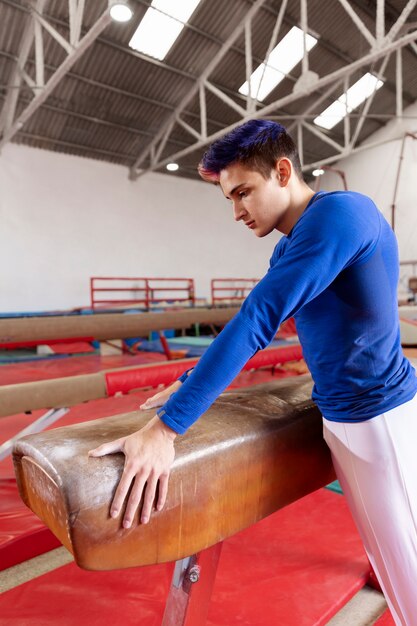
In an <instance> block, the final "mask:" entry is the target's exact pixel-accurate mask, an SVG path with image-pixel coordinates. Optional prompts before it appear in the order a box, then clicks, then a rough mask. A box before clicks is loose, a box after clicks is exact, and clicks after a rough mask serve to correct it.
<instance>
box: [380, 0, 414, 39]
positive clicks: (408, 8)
mask: <svg viewBox="0 0 417 626" xmlns="http://www.w3.org/2000/svg"><path fill="white" fill-rule="evenodd" d="M416 5H417V0H408V2H407V4H406V5H405V8H404V9H403V11H402V13H401V15H400V17H399V18H398V20H397V21H396V22H395V24H394V25H393V26H391V29H390V30H389V32H388V34H387V35H386V36H385V41H386V42H391V41H394V39H395V37H396V36H397V35H398V34H399V32H400V30H401V28H402V27H403V26H404V24H405V22H406V21H407V18H408V16H409V15H410V13H411V11H412V10H413V9H414V7H415V6H416Z"/></svg>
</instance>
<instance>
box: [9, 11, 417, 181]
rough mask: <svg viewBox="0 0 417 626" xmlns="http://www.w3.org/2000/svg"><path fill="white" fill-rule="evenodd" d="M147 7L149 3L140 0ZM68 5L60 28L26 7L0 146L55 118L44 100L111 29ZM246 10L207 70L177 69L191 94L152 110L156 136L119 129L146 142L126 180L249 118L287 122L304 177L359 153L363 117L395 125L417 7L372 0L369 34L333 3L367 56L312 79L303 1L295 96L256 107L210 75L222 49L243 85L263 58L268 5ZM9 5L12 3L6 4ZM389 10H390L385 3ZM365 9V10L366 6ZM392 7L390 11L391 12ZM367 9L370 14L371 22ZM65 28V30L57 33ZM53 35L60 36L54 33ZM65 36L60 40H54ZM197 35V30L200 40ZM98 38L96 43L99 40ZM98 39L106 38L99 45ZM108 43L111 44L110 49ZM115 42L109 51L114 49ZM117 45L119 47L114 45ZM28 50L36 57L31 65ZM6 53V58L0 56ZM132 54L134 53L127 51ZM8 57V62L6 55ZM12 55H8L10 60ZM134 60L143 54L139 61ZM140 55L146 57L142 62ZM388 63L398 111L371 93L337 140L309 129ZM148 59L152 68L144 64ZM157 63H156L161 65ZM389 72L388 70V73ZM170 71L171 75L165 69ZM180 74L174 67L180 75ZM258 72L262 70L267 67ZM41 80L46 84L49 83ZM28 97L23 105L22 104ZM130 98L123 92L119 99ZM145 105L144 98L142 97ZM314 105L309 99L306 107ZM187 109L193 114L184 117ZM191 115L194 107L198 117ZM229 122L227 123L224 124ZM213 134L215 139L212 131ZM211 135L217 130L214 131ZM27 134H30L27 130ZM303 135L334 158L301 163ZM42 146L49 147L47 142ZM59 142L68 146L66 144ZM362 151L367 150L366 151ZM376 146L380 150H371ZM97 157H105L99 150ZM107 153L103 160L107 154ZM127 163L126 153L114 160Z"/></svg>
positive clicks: (277, 28) (416, 48)
mask: <svg viewBox="0 0 417 626" xmlns="http://www.w3.org/2000/svg"><path fill="white" fill-rule="evenodd" d="M138 1H139V2H142V3H143V4H146V2H148V0H146V2H145V0H138ZM67 2H68V22H67V24H63V23H62V22H60V23H59V25H58V24H57V22H59V20H54V19H48V18H47V17H46V16H45V6H46V3H47V0H30V14H29V15H27V16H26V18H27V19H26V25H25V29H24V32H23V35H22V38H21V43H20V49H19V53H18V57H17V58H16V59H15V65H14V69H13V71H12V74H11V76H10V80H9V84H8V86H7V92H6V96H5V98H4V99H3V104H2V106H1V110H0V149H1V148H2V147H3V146H4V145H5V144H6V143H7V142H8V141H10V140H11V139H12V138H13V137H14V136H15V135H16V134H17V133H19V132H20V133H21V134H22V136H23V135H24V133H23V130H22V129H23V127H24V125H25V123H26V122H27V121H28V120H29V119H30V118H31V116H32V115H33V114H34V113H35V111H36V110H37V109H38V108H39V107H40V106H44V107H45V108H50V109H51V110H53V109H54V108H55V110H56V111H57V112H61V110H60V109H58V108H57V107H51V105H50V104H49V103H48V102H47V99H48V97H49V95H50V94H51V93H52V92H53V90H54V88H55V87H56V86H57V85H58V83H59V82H60V81H61V80H62V78H63V77H64V76H66V75H69V76H71V75H72V73H71V72H70V70H71V68H72V66H73V65H74V63H75V62H76V61H77V60H78V59H79V58H80V57H81V55H82V54H83V53H84V52H85V50H87V48H88V47H89V46H90V45H91V44H92V43H93V42H94V41H95V40H96V39H98V38H99V36H100V34H101V33H102V31H103V30H104V29H105V28H106V26H107V25H108V24H109V23H110V21H111V18H110V14H109V10H108V9H107V10H106V11H104V13H103V14H102V15H101V16H100V17H99V18H98V19H97V20H96V22H95V23H94V24H93V25H92V26H91V27H90V29H89V30H88V31H85V28H84V29H83V17H84V8H85V0H67ZM251 2H252V4H251V6H250V8H249V10H248V11H247V13H246V16H245V18H244V20H242V21H241V22H240V23H239V25H238V26H237V27H236V28H235V30H234V31H233V32H232V33H231V35H230V36H229V37H228V38H227V39H226V41H224V42H222V43H221V44H220V45H219V50H218V52H217V54H215V55H214V57H213V58H212V60H211V61H210V62H209V63H208V65H207V66H206V69H205V70H204V72H203V73H202V74H201V75H200V76H198V77H197V78H195V77H192V76H191V75H188V74H186V73H184V72H182V73H184V75H185V76H186V77H189V78H190V79H193V80H192V81H191V82H190V88H189V90H188V92H187V93H186V94H185V96H184V97H183V98H182V100H181V102H180V103H179V104H178V105H177V106H172V105H167V104H165V103H162V102H161V103H156V104H159V106H161V107H162V109H164V108H165V111H166V118H165V121H164V122H163V124H162V125H161V126H160V128H159V130H158V132H157V133H156V134H155V133H154V132H153V131H152V129H142V130H139V129H137V128H134V127H130V128H129V127H124V129H125V130H131V131H132V134H137V135H142V136H143V137H145V140H146V141H148V143H147V144H146V145H145V147H144V148H143V149H142V150H141V152H139V153H137V154H134V153H133V152H134V149H132V151H131V154H129V155H128V157H129V158H128V162H129V163H132V165H131V166H130V170H129V176H130V178H131V179H132V180H136V179H137V178H138V177H139V176H141V175H143V174H145V173H147V172H150V171H155V170H160V169H161V168H163V167H164V166H165V165H166V164H167V163H169V162H171V161H176V160H179V159H180V158H182V157H184V156H186V155H188V154H192V153H193V152H195V151H199V150H200V149H201V148H203V147H205V146H207V145H208V144H209V143H211V142H213V141H215V140H216V139H218V138H219V137H221V136H222V135H223V134H225V133H227V132H228V131H230V130H232V129H233V128H235V127H236V126H237V125H239V124H241V123H242V122H243V121H245V120H248V119H250V118H259V117H269V118H274V116H277V115H278V116H279V119H281V120H283V119H285V120H288V121H289V124H288V125H287V126H288V129H289V131H290V132H295V133H296V136H297V140H298V145H299V150H300V156H301V159H302V165H303V169H304V170H305V171H308V170H311V169H313V168H314V167H317V166H318V165H323V164H329V163H332V162H334V161H337V160H339V159H341V158H343V157H346V156H348V155H349V154H352V153H353V152H356V151H358V150H361V149H363V147H362V146H359V145H358V142H359V138H360V134H361V131H362V128H363V125H364V123H365V121H366V119H367V118H369V117H374V119H379V120H380V123H381V124H382V123H383V122H385V121H386V119H389V118H390V117H394V116H396V117H397V118H399V119H401V118H402V117H403V108H404V103H403V97H404V92H403V49H404V47H406V46H408V47H409V48H410V49H411V50H412V51H413V54H415V55H417V43H416V41H417V23H415V22H409V21H408V18H409V17H410V15H411V12H412V11H413V10H414V8H415V7H416V5H417V0H408V1H407V2H406V3H404V4H405V6H404V8H403V10H402V12H401V13H400V14H399V15H398V16H397V17H396V18H395V19H393V14H392V9H390V8H389V7H388V2H387V3H386V2H385V0H376V3H375V7H374V20H375V29H374V32H373V29H372V31H371V30H370V28H369V27H368V26H367V25H366V24H365V22H364V21H363V19H362V18H361V17H360V15H359V14H358V12H357V10H356V9H355V6H354V2H353V0H335V2H338V4H339V5H340V6H341V7H342V8H343V10H344V12H345V13H346V15H347V16H348V17H349V18H350V20H351V21H352V24H353V25H354V26H355V28H356V29H357V30H358V32H359V33H360V35H361V36H362V38H363V40H364V42H365V43H366V46H367V50H366V51H365V52H364V54H363V55H362V56H361V57H360V58H358V59H355V60H352V61H347V62H346V63H345V64H344V66H343V67H341V68H340V69H338V70H337V71H333V72H331V73H329V74H327V75H324V76H321V77H319V76H318V75H317V74H316V73H315V72H313V71H311V70H310V65H309V54H308V51H307V46H306V38H307V33H308V31H309V28H308V0H299V2H300V23H299V26H300V27H301V29H302V31H303V32H304V55H303V58H302V62H301V68H302V72H301V76H300V77H299V78H298V79H297V80H296V79H294V78H293V77H290V79H291V80H292V81H293V82H294V85H293V90H292V92H291V93H289V94H288V95H286V96H285V97H281V98H279V99H277V100H275V101H274V102H272V103H269V104H267V105H265V104H263V103H261V102H259V101H258V95H259V89H260V87H261V84H260V83H259V85H258V91H257V94H256V97H252V95H251V90H250V89H249V95H248V96H246V97H243V96H241V94H239V93H235V92H234V91H231V90H230V89H226V88H225V87H222V86H221V85H218V84H216V83H215V82H214V81H213V80H212V78H211V76H212V74H213V73H214V70H215V69H216V68H217V67H218V66H219V64H221V63H222V61H223V60H224V57H225V55H226V54H227V53H228V51H230V50H233V51H238V52H239V54H241V55H243V56H242V58H243V57H244V61H245V76H246V80H247V81H248V82H249V81H250V76H251V74H252V72H253V69H254V63H256V64H258V63H259V61H260V59H259V58H256V57H255V56H254V55H253V50H252V36H253V32H252V26H253V21H254V18H255V16H256V15H257V13H258V12H260V11H261V10H262V11H268V12H270V13H271V12H272V9H271V8H270V7H269V6H268V5H267V2H266V0H251ZM9 3H10V4H13V2H12V0H10V2H9ZM355 3H356V7H357V6H358V5H359V6H360V0H357V1H356V0H355ZM287 5H288V0H282V2H281V4H280V9H279V11H278V13H274V16H275V17H274V19H275V24H274V27H273V31H272V35H271V38H270V40H269V42H268V46H267V49H266V50H265V55H264V58H263V61H264V62H265V61H266V59H267V58H268V57H269V54H270V52H271V51H272V49H273V48H274V46H275V45H276V43H277V42H278V41H279V39H280V33H281V31H282V26H283V23H284V22H285V23H286V24H287V25H288V23H291V21H293V18H291V16H289V15H286V11H287ZM386 5H387V6H386ZM368 7H369V5H368ZM388 9H389V10H388ZM370 10H371V9H369V8H368V9H367V11H368V15H369V11H370ZM63 26H65V28H63ZM58 28H60V30H58ZM62 32H64V35H65V36H63V34H61V33H62ZM203 34H204V33H203ZM242 35H243V37H244V49H242V48H239V47H238V44H237V40H238V39H239V38H240V37H241V36H242ZM50 37H52V38H53V39H54V40H55V41H56V42H57V43H58V44H59V45H60V46H61V48H62V49H63V50H64V51H65V59H64V60H63V62H62V63H61V64H60V65H59V66H57V67H51V66H50V65H48V64H46V63H45V60H44V50H45V39H47V38H50ZM100 40H102V39H101V38H100ZM103 41H104V40H103ZM107 43H109V42H107ZM112 45H113V44H112ZM116 47H117V46H116ZM31 51H33V55H32V56H33V58H30V54H31ZM0 54H2V55H3V53H0ZM129 54H136V53H135V52H133V51H129ZM6 56H7V55H6ZM9 56H10V55H9ZM138 56H140V55H138ZM141 58H143V55H141ZM392 58H394V60H395V75H396V80H395V87H394V83H393V82H392V83H391V85H390V89H391V91H392V92H394V88H395V103H396V104H395V112H394V111H393V113H392V116H390V115H381V116H379V118H378V116H377V115H374V116H372V114H371V113H370V109H371V107H372V103H373V100H374V99H375V98H376V97H377V95H376V91H375V92H374V93H373V94H372V96H371V97H370V98H368V100H367V101H366V103H365V104H364V105H363V107H362V108H361V110H360V111H359V112H358V111H355V112H354V113H350V114H348V115H346V117H345V118H344V122H343V125H344V126H343V128H344V133H343V139H342V140H341V141H336V140H335V139H334V135H333V136H332V133H329V132H327V131H326V130H323V129H321V128H319V127H318V126H317V125H315V124H314V123H313V118H314V117H315V116H317V115H318V114H319V112H320V107H321V105H323V103H324V102H325V101H328V99H329V98H330V97H332V95H334V96H335V97H337V96H336V93H337V95H340V94H341V93H342V91H346V90H347V89H348V87H349V84H351V82H352V80H353V76H354V74H355V72H357V71H358V70H359V69H362V68H370V71H372V72H373V73H374V74H375V75H376V76H378V77H380V78H381V79H383V78H384V73H385V71H386V68H387V65H388V63H389V61H390V59H392ZM149 62H156V61H153V60H151V59H149ZM158 63H159V64H160V62H158ZM390 67H391V66H390ZM172 69H173V70H175V68H172ZM178 71H179V70H178ZM264 71H265V69H264ZM47 77H48V78H47ZM78 78H80V80H86V81H87V82H90V83H91V84H93V83H94V82H95V81H93V80H91V79H86V78H85V77H82V76H81V77H78ZM97 85H100V86H102V87H104V88H106V87H108V88H109V89H114V90H115V91H116V92H117V91H119V92H120V93H122V90H118V89H117V88H113V87H111V86H106V85H104V84H100V83H97ZM28 92H29V93H30V98H31V99H30V98H29V97H28ZM126 93H127V92H126ZM127 95H130V96H131V97H134V98H138V99H141V96H139V95H138V94H133V93H131V94H127ZM311 95H315V96H316V97H315V99H314V101H313V102H312V103H309V104H308V106H307V105H306V107H305V109H304V110H303V113H302V114H300V115H290V114H288V115H286V112H285V107H286V106H287V105H290V104H292V103H294V102H296V101H297V100H301V99H302V98H305V97H306V96H310V97H311ZM208 96H210V98H212V97H213V96H214V97H215V98H217V99H218V100H220V101H221V102H222V103H223V104H224V105H225V106H226V107H227V108H229V109H230V110H232V111H233V113H234V114H235V117H237V118H238V119H237V121H236V122H234V123H233V124H231V125H229V126H227V127H224V125H222V124H221V121H220V120H219V121H217V120H216V121H213V120H212V119H210V117H209V116H208V107H207V98H208ZM142 100H146V98H143V97H142ZM310 102H311V101H310ZM190 109H192V110H190ZM196 109H197V110H196ZM62 113H63V114H65V113H66V114H67V115H73V116H74V117H79V118H80V119H85V120H87V121H88V119H89V118H88V116H87V115H83V114H80V113H75V112H71V111H65V110H64V109H63V110H62ZM229 119H230V118H229ZM94 121H95V122H96V123H100V124H104V125H105V124H107V125H111V123H110V122H108V121H106V120H99V119H95V120H94ZM113 126H114V127H115V128H117V127H121V128H122V126H121V125H120V124H115V123H114V124H113ZM178 128H181V129H182V130H184V131H185V132H186V133H187V135H188V136H189V138H190V140H191V141H192V143H191V144H190V143H185V141H184V138H183V137H182V141H181V140H179V139H178V137H176V130H177V129H178ZM209 129H211V131H212V132H209ZM213 129H215V132H213ZM25 134H26V135H27V136H28V137H30V136H31V135H30V133H29V134H28V133H25ZM306 134H309V135H310V136H311V135H314V137H315V139H316V140H318V141H320V142H322V143H323V144H326V146H328V147H330V148H331V149H332V151H333V152H334V153H333V154H332V156H330V157H328V158H326V159H324V160H322V161H317V162H311V161H308V158H307V154H308V152H307V153H306V154H304V150H303V145H304V143H305V141H304V138H305V136H306ZM46 141H52V142H53V141H55V140H53V139H50V140H48V139H46ZM63 143H65V142H63ZM368 145H369V144H368ZM375 145H378V144H375ZM102 152H103V154H104V153H105V152H106V151H105V150H102ZM109 154H110V153H109ZM120 156H121V157H122V156H126V157H127V155H120Z"/></svg>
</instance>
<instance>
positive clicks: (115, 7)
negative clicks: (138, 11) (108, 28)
mask: <svg viewBox="0 0 417 626" xmlns="http://www.w3.org/2000/svg"><path fill="white" fill-rule="evenodd" d="M109 7H110V15H111V17H112V19H113V20H114V21H115V22H128V21H129V20H130V18H131V17H132V15H133V12H132V9H131V8H130V6H129V5H128V4H127V3H126V2H123V0H109Z"/></svg>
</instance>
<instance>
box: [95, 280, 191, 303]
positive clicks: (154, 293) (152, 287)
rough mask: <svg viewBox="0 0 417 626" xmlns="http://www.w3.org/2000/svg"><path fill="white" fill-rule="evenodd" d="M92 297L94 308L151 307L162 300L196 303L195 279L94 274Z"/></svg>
mask: <svg viewBox="0 0 417 626" xmlns="http://www.w3.org/2000/svg"><path fill="white" fill-rule="evenodd" d="M122 294H123V295H122ZM90 301H91V308H92V309H99V308H110V307H117V308H122V307H123V306H124V307H130V306H137V307H140V308H144V309H149V308H150V307H151V306H152V305H158V304H162V303H165V306H167V305H168V303H169V304H171V305H175V304H177V303H181V304H182V305H183V304H184V303H187V304H188V305H190V306H194V305H195V290H194V279H193V278H150V277H137V278H126V277H124V276H123V277H120V276H93V277H92V278H90Z"/></svg>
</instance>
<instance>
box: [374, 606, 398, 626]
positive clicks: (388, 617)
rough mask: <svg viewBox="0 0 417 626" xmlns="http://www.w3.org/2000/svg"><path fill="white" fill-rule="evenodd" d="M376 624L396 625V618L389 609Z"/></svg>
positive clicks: (381, 625) (380, 625)
mask: <svg viewBox="0 0 417 626" xmlns="http://www.w3.org/2000/svg"><path fill="white" fill-rule="evenodd" d="M375 626H395V622H394V619H393V617H392V615H391V611H390V610H389V609H387V610H386V611H385V613H384V614H383V615H381V617H380V618H379V619H378V620H377V621H376V622H375Z"/></svg>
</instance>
